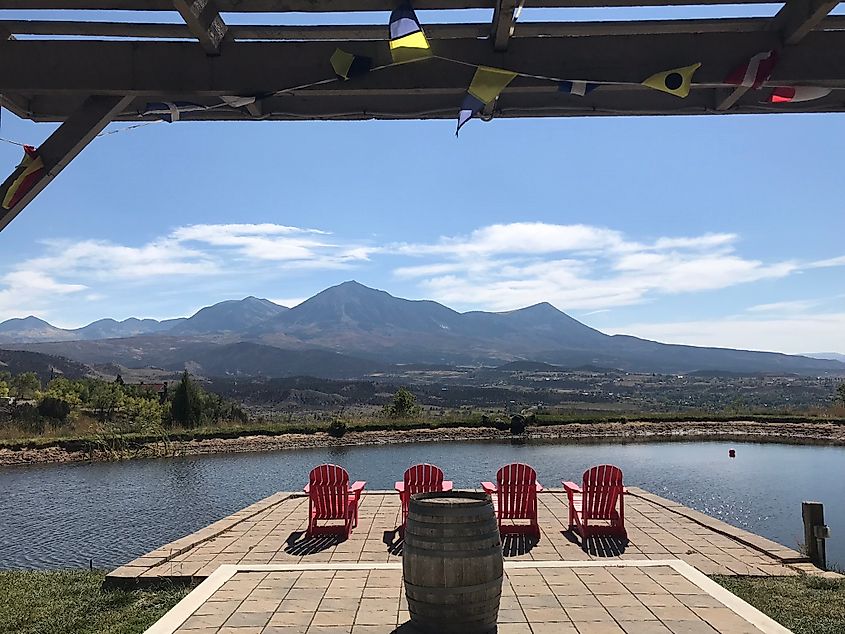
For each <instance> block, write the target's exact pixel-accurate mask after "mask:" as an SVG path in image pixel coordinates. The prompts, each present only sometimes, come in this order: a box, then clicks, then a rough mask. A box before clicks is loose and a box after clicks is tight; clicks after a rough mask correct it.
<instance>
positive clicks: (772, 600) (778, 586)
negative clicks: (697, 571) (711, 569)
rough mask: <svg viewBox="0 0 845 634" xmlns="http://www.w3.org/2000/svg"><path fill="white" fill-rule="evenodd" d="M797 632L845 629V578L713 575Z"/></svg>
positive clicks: (834, 632) (836, 632) (838, 633)
mask: <svg viewBox="0 0 845 634" xmlns="http://www.w3.org/2000/svg"><path fill="white" fill-rule="evenodd" d="M713 579H714V581H716V582H717V583H719V584H720V585H722V586H724V587H725V588H727V589H728V590H730V591H731V592H733V593H734V594H735V595H737V596H738V597H740V598H741V599H743V600H744V601H747V602H748V603H750V604H751V605H753V606H754V607H755V608H757V609H758V610H760V611H761V612H763V613H764V614H767V615H768V616H770V617H771V618H773V619H774V620H775V621H777V622H778V623H780V624H781V625H783V626H784V627H787V628H789V629H790V630H792V631H793V632H795V634H842V632H845V580H842V579H839V580H834V579H824V578H822V577H813V576H810V575H806V576H800V577H713Z"/></svg>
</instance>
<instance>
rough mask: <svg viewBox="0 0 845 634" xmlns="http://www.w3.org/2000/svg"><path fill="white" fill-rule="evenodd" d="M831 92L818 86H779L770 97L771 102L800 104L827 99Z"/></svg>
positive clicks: (829, 89)
mask: <svg viewBox="0 0 845 634" xmlns="http://www.w3.org/2000/svg"><path fill="white" fill-rule="evenodd" d="M831 92H832V89H831V88H821V87H817V86H779V87H778V88H775V89H774V90H773V91H772V94H771V95H769V102H770V103H799V102H801V101H813V99H821V98H822V97H827V96H828V95H829V94H830V93H831Z"/></svg>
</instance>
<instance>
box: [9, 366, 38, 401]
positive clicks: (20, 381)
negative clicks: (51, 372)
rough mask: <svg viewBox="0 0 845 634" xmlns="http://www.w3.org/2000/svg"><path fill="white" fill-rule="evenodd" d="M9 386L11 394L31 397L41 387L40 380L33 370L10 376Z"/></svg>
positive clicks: (26, 397)
mask: <svg viewBox="0 0 845 634" xmlns="http://www.w3.org/2000/svg"><path fill="white" fill-rule="evenodd" d="M11 388H12V390H11V391H12V396H15V397H17V398H25V399H31V398H35V395H36V393H37V392H38V390H40V389H41V381H40V380H39V379H38V375H37V374H35V372H23V373H21V374H18V375H17V376H14V377H12V382H11Z"/></svg>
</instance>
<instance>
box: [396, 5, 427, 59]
mask: <svg viewBox="0 0 845 634" xmlns="http://www.w3.org/2000/svg"><path fill="white" fill-rule="evenodd" d="M390 54H391V56H392V57H393V63H394V64H403V63H405V62H416V61H417V60H421V59H426V58H428V57H431V47H430V46H429V45H428V40H427V39H426V37H425V33H424V32H423V30H422V27H421V26H420V21H419V20H418V19H417V14H416V13H414V9H413V7H411V4H410V3H409V2H403V3H402V4H400V5H399V6H398V7H396V8H395V9H394V10H393V13H391V14H390Z"/></svg>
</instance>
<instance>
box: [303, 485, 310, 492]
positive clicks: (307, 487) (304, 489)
mask: <svg viewBox="0 0 845 634" xmlns="http://www.w3.org/2000/svg"><path fill="white" fill-rule="evenodd" d="M302 490H303V491H305V492H306V493H311V485H310V484H306V485H305V487H304V488H303V489H302Z"/></svg>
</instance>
